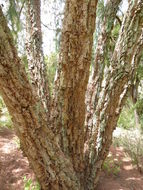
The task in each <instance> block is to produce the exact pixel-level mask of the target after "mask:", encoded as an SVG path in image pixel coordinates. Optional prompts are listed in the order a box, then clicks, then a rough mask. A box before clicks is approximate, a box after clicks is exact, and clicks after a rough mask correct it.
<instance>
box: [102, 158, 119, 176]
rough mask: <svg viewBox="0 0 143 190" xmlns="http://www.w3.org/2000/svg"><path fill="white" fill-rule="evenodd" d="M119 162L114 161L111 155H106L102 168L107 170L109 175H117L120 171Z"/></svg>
mask: <svg viewBox="0 0 143 190" xmlns="http://www.w3.org/2000/svg"><path fill="white" fill-rule="evenodd" d="M120 164H121V163H120V162H119V161H115V160H114V159H113V157H112V156H111V157H107V158H106V160H105V162H104V164H103V170H104V171H105V172H107V173H108V174H110V175H115V176H118V175H119V172H120Z"/></svg>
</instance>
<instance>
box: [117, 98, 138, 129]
mask: <svg viewBox="0 0 143 190" xmlns="http://www.w3.org/2000/svg"><path fill="white" fill-rule="evenodd" d="M134 109H135V107H134V106H133V104H132V102H131V100H129V99H128V100H127V102H126V105H125V106H124V108H123V110H122V112H121V114H120V117H119V120H118V124H117V125H118V127H122V128H124V129H130V128H133V127H134V126H135V118H134Z"/></svg>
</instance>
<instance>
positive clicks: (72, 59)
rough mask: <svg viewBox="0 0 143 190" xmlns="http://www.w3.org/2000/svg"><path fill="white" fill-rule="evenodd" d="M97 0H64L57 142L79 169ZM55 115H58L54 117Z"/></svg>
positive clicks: (57, 99) (57, 87)
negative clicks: (59, 142) (58, 140)
mask: <svg viewBox="0 0 143 190" xmlns="http://www.w3.org/2000/svg"><path fill="white" fill-rule="evenodd" d="M96 5H97V0H78V1H76V0H72V1H71V0H67V1H66V5H65V14H64V16H65V17H64V18H65V19H64V21H63V30H62V40H61V50H60V61H59V69H58V77H57V81H56V102H55V104H57V107H58V108H59V109H58V111H57V110H56V113H54V114H55V115H54V117H56V126H58V129H59V131H60V132H61V135H62V137H61V139H60V141H61V146H62V148H63V151H64V152H65V154H67V155H69V156H70V157H71V159H72V161H73V165H74V168H75V169H76V171H77V172H80V171H82V170H83V150H84V121H85V92H86V88H87V83H88V78H89V68H90V63H91V54H92V45H93V32H94V29H95V18H96ZM57 118H58V119H57Z"/></svg>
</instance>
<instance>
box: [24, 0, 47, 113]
mask: <svg viewBox="0 0 143 190" xmlns="http://www.w3.org/2000/svg"><path fill="white" fill-rule="evenodd" d="M40 7H41V3H40V0H27V1H26V14H27V15H26V17H27V18H26V21H27V24H26V26H27V28H26V30H27V43H26V49H27V58H28V68H29V73H30V78H31V82H32V85H33V90H34V91H35V92H36V93H37V95H38V96H39V97H40V98H41V100H42V103H43V105H44V108H45V110H46V112H47V114H48V115H49V112H50V108H49V104H50V93H49V86H48V79H47V71H46V65H45V61H44V55H43V49H42V32H41V10H40Z"/></svg>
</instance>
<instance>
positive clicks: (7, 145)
mask: <svg viewBox="0 0 143 190" xmlns="http://www.w3.org/2000/svg"><path fill="white" fill-rule="evenodd" d="M24 176H26V178H27V179H29V178H32V179H34V174H33V172H32V170H31V169H29V163H28V160H27V159H26V158H25V157H23V155H22V152H21V150H20V149H19V148H18V144H17V137H16V136H15V135H14V133H13V132H12V131H10V130H9V129H6V128H0V190H24V180H23V178H24Z"/></svg>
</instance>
